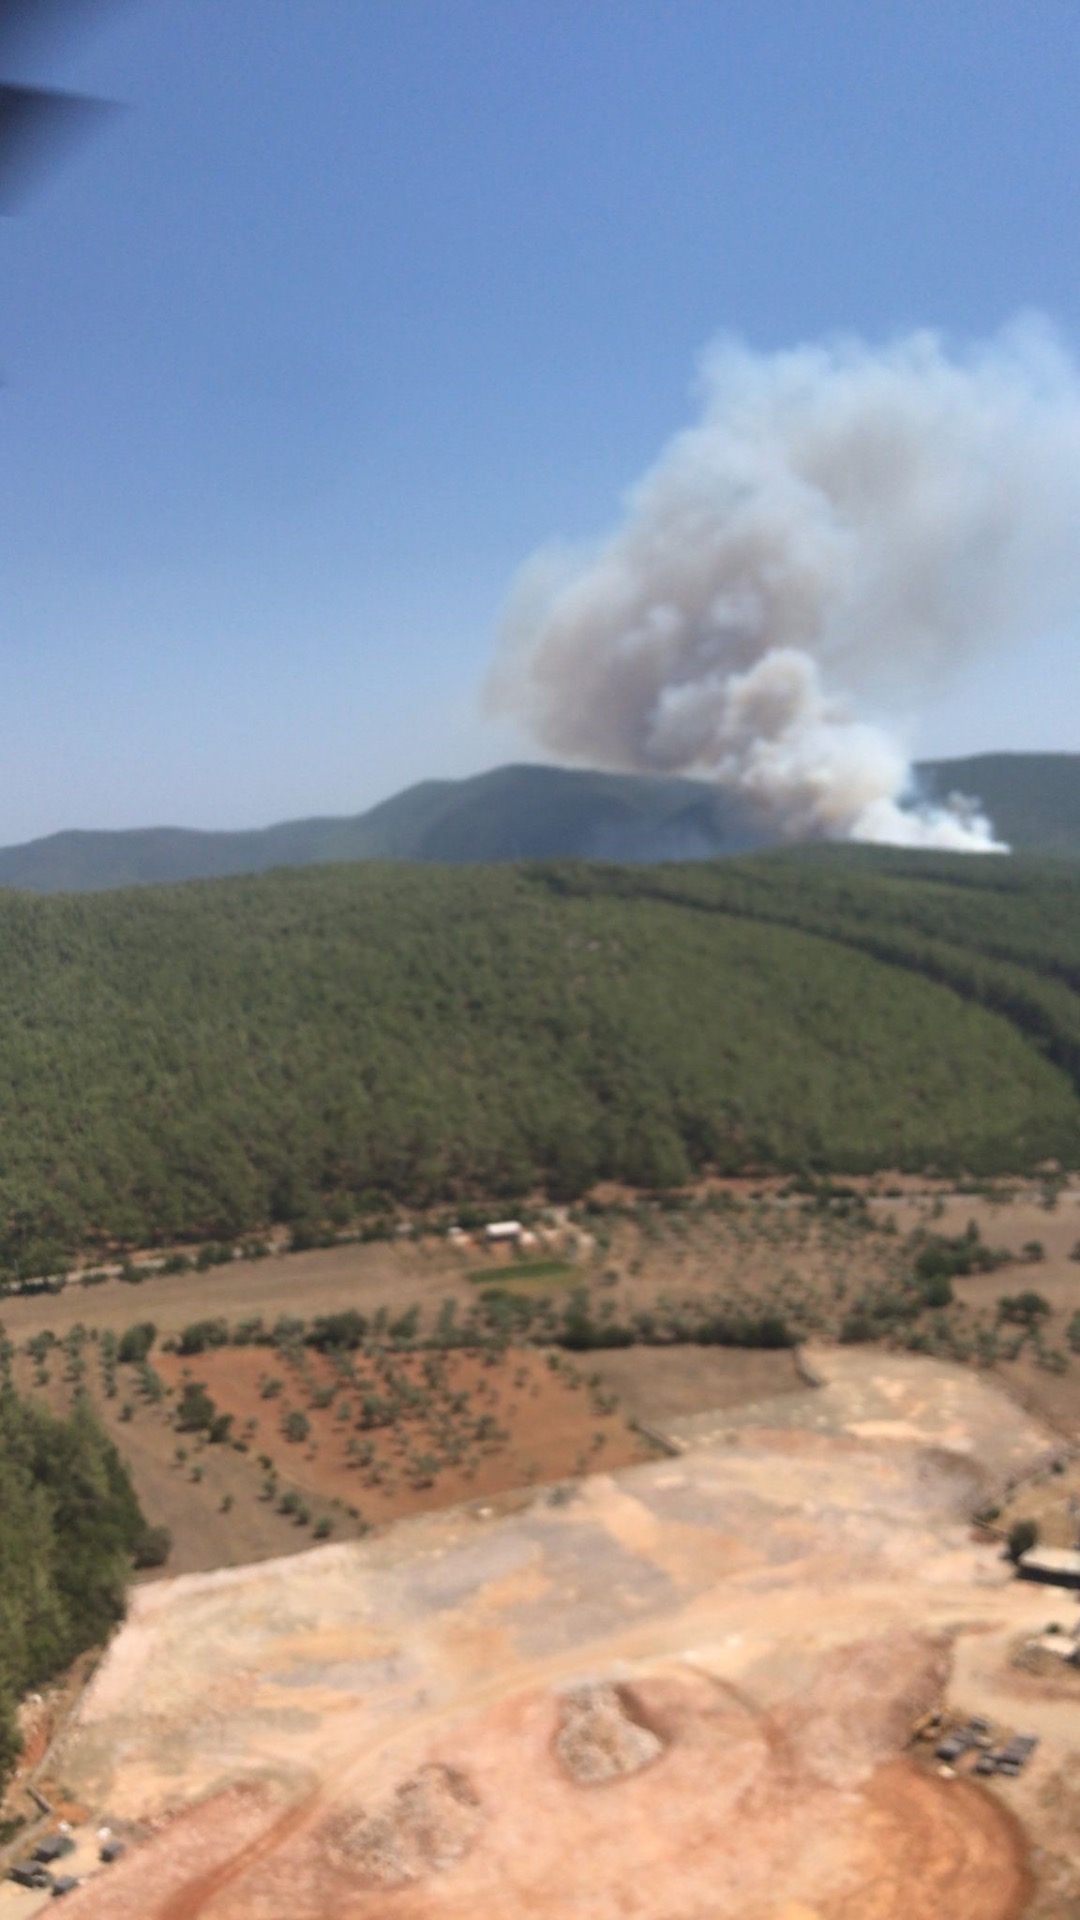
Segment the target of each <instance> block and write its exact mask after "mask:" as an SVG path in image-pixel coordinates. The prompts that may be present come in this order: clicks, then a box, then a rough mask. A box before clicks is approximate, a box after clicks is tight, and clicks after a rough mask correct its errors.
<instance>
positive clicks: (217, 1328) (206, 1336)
mask: <svg viewBox="0 0 1080 1920" xmlns="http://www.w3.org/2000/svg"><path fill="white" fill-rule="evenodd" d="M228 1342H229V1329H228V1326H227V1324H226V1322H225V1321H224V1320H193V1321H192V1322H191V1325H190V1326H188V1327H185V1328H184V1330H183V1332H182V1333H181V1335H180V1339H179V1342H178V1345H177V1352H178V1353H188V1354H190V1353H205V1352H206V1350H207V1348H208V1347H224V1346H227V1345H228Z"/></svg>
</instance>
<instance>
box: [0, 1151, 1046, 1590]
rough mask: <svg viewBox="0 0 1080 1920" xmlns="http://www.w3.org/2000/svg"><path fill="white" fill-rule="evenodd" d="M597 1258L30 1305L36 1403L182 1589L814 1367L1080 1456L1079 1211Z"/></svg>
mask: <svg viewBox="0 0 1080 1920" xmlns="http://www.w3.org/2000/svg"><path fill="white" fill-rule="evenodd" d="M973 1184H974V1183H973ZM571 1231H576V1232H577V1233H578V1234H579V1236H580V1241H579V1250H578V1253H577V1256H576V1260H575V1263H574V1266H573V1276H574V1281H575V1284H571V1285H567V1284H566V1283H565V1282H564V1280H563V1279H562V1277H561V1275H556V1276H553V1277H549V1278H541V1279H539V1280H537V1279H535V1278H533V1277H532V1271H531V1263H530V1262H529V1261H528V1260H522V1261H520V1262H518V1263H507V1262H506V1257H505V1253H504V1252H500V1253H495V1254H492V1255H491V1256H489V1258H488V1260H487V1261H486V1262H484V1261H482V1260H481V1265H480V1267H479V1268H478V1266H477V1261H478V1258H479V1257H480V1256H479V1253H478V1249H477V1248H476V1247H475V1246H473V1247H466V1248H463V1249H460V1250H455V1249H454V1248H453V1247H452V1246H451V1244H449V1243H448V1242H447V1241H446V1240H445V1239H444V1238H441V1237H439V1236H438V1235H436V1234H431V1235H428V1236H425V1237H423V1238H422V1239H420V1240H417V1241H410V1242H407V1243H399V1244H396V1245H382V1244H376V1245H364V1246H360V1245H355V1244H352V1245H340V1246H337V1247H334V1248H329V1249H325V1250H322V1251H313V1252H309V1253H304V1254H295V1255H283V1256H281V1257H277V1258H273V1259H262V1260H259V1261H246V1260H242V1259H240V1260H235V1261H233V1262H230V1263H228V1264H227V1265H224V1266H220V1267H217V1266H216V1267H214V1268H212V1269H209V1270H207V1271H206V1272H204V1273H201V1274H200V1273H196V1272H194V1271H191V1272H188V1273H184V1274H172V1275H161V1274H157V1275H151V1276H150V1277H147V1278H145V1279H144V1280H143V1282H142V1284H140V1285H137V1286H133V1285H131V1284H128V1283H127V1282H125V1281H123V1280H120V1279H116V1280H112V1281H109V1282H106V1283H105V1284H104V1285H102V1286H101V1287H89V1288H83V1287H81V1286H78V1285H74V1286H72V1285H69V1286H68V1287H67V1288H66V1289H65V1290H64V1292H63V1293H62V1294H61V1295H54V1294H41V1295H36V1296H35V1295H23V1296H21V1297H18V1298H13V1299H11V1300H9V1301H8V1302H6V1303H5V1307H4V1320H5V1325H6V1327H7V1333H8V1338H9V1343H10V1344H9V1349H8V1351H9V1357H10V1363H11V1367H12V1377H13V1380H14V1382H15V1384H16V1386H17V1388H18V1389H19V1391H20V1392H21V1393H24V1394H27V1395H31V1396H37V1397H40V1398H41V1399H42V1400H43V1401H44V1402H45V1404H46V1405H47V1406H48V1407H49V1409H50V1410H51V1411H52V1412H53V1413H54V1414H55V1415H57V1416H61V1415H66V1414H67V1413H69V1412H70V1410H71V1408H72V1407H73V1405H74V1404H75V1401H76V1399H77V1397H78V1396H79V1395H80V1394H81V1393H86V1394H87V1395H88V1396H89V1399H90V1401H91V1403H92V1405H93V1407H94V1409H95V1412H96V1414H97V1417H98V1418H99V1419H100V1420H101V1421H102V1422H103V1424H104V1426H105V1428H106V1430H107V1432H108V1433H109V1436H110V1438H111V1439H112V1440H113V1442H114V1443H115V1444H116V1446H117V1447H118V1449H119V1450H120V1453H121V1455H122V1457H123V1459H124V1460H125V1462H126V1464H127V1466H128V1468H129V1470H130V1472H131V1474H132V1476H133V1479H134V1483H135V1486H136V1489H137V1491H138V1494H139V1497H140V1500H141V1503H142V1507H143V1510H144V1512H145V1513H146V1516H147V1519H148V1521H149V1522H150V1523H151V1525H152V1526H157V1525H164V1526H166V1527H168V1528H169V1529H170V1530H171V1531H172V1533H173V1535H174V1540H175V1548H174V1551H173V1552H172V1553H171V1554H170V1555H168V1556H167V1558H166V1566H167V1569H168V1570H169V1571H188V1570H191V1569H193V1568H196V1567H205V1566H213V1565H219V1564H235V1563H237V1562H240V1561H243V1560H247V1559H257V1558H262V1557H274V1556H276V1555H279V1554H281V1553H285V1552H289V1551H292V1550H295V1549H296V1548H298V1547H300V1546H302V1545H304V1544H305V1542H306V1541H307V1540H308V1539H310V1538H311V1537H312V1533H313V1532H314V1531H315V1529H317V1528H322V1529H323V1534H320V1537H324V1535H325V1532H326V1531H327V1530H328V1529H332V1530H333V1533H334V1536H335V1537H340V1536H345V1537H347V1536H350V1535H353V1534H355V1533H356V1532H357V1531H359V1530H362V1528H363V1527H364V1526H368V1525H375V1524H381V1523H383V1522H384V1521H387V1520H392V1519H395V1518H398V1517H400V1516H401V1515H404V1514H409V1513H412V1512H416V1511H420V1510H422V1509H424V1508H427V1507H432V1506H444V1505H447V1504H454V1503H455V1502H457V1501H460V1500H469V1499H472V1500H476V1499H480V1498H488V1497H492V1496H494V1495H496V1494H499V1493H503V1492H508V1491H509V1490H510V1489H512V1488H515V1487H526V1486H529V1485H531V1484H536V1483H543V1482H547V1481H550V1480H553V1479H555V1480H557V1479H561V1478H563V1477H567V1476H570V1477H573V1476H576V1475H577V1474H580V1473H582V1472H584V1471H587V1470H593V1469H595V1468H597V1467H603V1468H608V1467H614V1466H618V1465H620V1464H624V1463H625V1462H626V1461H627V1460H630V1459H635V1458H638V1457H641V1451H642V1439H641V1435H642V1434H643V1433H644V1434H645V1436H646V1438H647V1437H648V1435H649V1434H654V1433H655V1432H656V1430H657V1429H659V1430H660V1431H663V1429H664V1426H665V1423H666V1421H667V1420H668V1419H670V1418H673V1417H678V1416H681V1415H684V1414H693V1413H695V1412H704V1411H712V1410H713V1409H715V1408H717V1407H719V1406H722V1405H726V1404H738V1403H740V1402H744V1401H746V1400H747V1399H759V1398H762V1397H769V1396H771V1395H772V1394H775V1393H779V1392H784V1391H786V1390H788V1389H790V1388H793V1387H795V1386H797V1385H799V1384H800V1382H799V1375H798V1372H797V1368H796V1364H795V1357H794V1355H793V1349H794V1347H795V1345H796V1343H802V1342H805V1341H813V1340H825V1341H836V1340H839V1341H841V1342H843V1343H848V1344H863V1343H874V1344H877V1345H880V1346H887V1347H891V1348H894V1349H900V1350H904V1351H908V1352H914V1353H923V1354H929V1355H932V1356H935V1357H939V1358H942V1359H947V1360H952V1361H961V1362H966V1363H968V1364H970V1365H972V1366H976V1367H979V1368H984V1369H988V1370H992V1371H994V1372H995V1374H996V1375H997V1377H998V1378H999V1379H1000V1380H1001V1381H1002V1383H1003V1384H1005V1385H1006V1386H1007V1387H1008V1388H1010V1389H1011V1390H1012V1391H1014V1392H1015V1393H1017V1394H1018V1395H1019V1397H1020V1398H1021V1399H1023V1400H1025V1401H1026V1403H1027V1404H1029V1405H1032V1406H1034V1407H1035V1408H1037V1410H1038V1412H1039V1413H1040V1416H1041V1417H1044V1418H1047V1419H1049V1421H1050V1422H1051V1424H1052V1425H1055V1426H1057V1427H1058V1428H1059V1430H1061V1431H1062V1432H1063V1433H1067V1434H1069V1435H1070V1436H1071V1437H1075V1436H1076V1435H1078V1434H1080V1264H1078V1262H1077V1259H1076V1254H1077V1250H1078V1247H1080V1190H1078V1189H1077V1188H1076V1187H1075V1185H1072V1184H1069V1185H1064V1186H1063V1184H1062V1183H1061V1181H1060V1180H1056V1179H1053V1178H1050V1177H1049V1176H1048V1177H1047V1178H1046V1179H1045V1180H1044V1181H1043V1182H1042V1183H1028V1184H1027V1185H1024V1186H1018V1187H1016V1188H1015V1189H1014V1188H1013V1187H1012V1186H1010V1185H1007V1184H1006V1183H997V1184H995V1185H992V1186H986V1187H985V1188H984V1190H983V1191H968V1192H958V1191H953V1192H948V1191H944V1190H941V1191H926V1190H922V1189H921V1188H920V1186H919V1185H917V1184H915V1183H908V1184H906V1185H905V1184H903V1183H901V1184H899V1185H897V1186H894V1185H893V1183H892V1182H883V1181H877V1182H875V1183H873V1184H869V1183H865V1182H863V1183H859V1185H858V1186H856V1187H847V1186H845V1185H843V1184H840V1183H835V1182H834V1183H828V1182H818V1183H813V1182H805V1181H790V1182H785V1183H772V1184H771V1185H766V1186H763V1187H760V1188H759V1187H754V1188H748V1187H745V1186H744V1187H741V1188H733V1187H730V1186H725V1187H721V1188H716V1189H713V1190H707V1191H704V1192H702V1193H700V1194H699V1195H697V1196H696V1197H693V1198H689V1197H688V1198H678V1197H675V1196H668V1197H665V1198H663V1199H654V1200H651V1201H647V1200H640V1201H630V1200H628V1199H624V1200H622V1201H618V1202H616V1201H605V1202H600V1201H598V1200H593V1201H591V1202H589V1203H588V1204H587V1205H586V1206H585V1207H583V1208H582V1209H580V1210H575V1214H574V1220H573V1221H572V1222H571ZM515 1266H516V1272H517V1275H518V1276H519V1277H518V1278H516V1279H515V1278H512V1277H508V1275H512V1274H513V1273H514V1271H515ZM477 1272H479V1273H480V1274H481V1278H480V1280H479V1281H478V1280H477V1279H475V1278H474V1277H473V1275H474V1274H476V1273H477ZM260 1297H261V1301H262V1305H261V1306H260V1305H259V1301H260ZM644 1451H645V1452H648V1446H647V1445H646V1446H645V1448H644Z"/></svg>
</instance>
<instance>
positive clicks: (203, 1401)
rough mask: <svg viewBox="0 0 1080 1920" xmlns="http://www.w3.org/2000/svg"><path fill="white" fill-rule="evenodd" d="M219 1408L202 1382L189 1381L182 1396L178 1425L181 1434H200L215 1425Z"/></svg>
mask: <svg viewBox="0 0 1080 1920" xmlns="http://www.w3.org/2000/svg"><path fill="white" fill-rule="evenodd" d="M216 1418H217V1408H216V1406H215V1405H214V1402H213V1401H212V1400H211V1398H210V1395H209V1394H208V1393H207V1391H206V1388H205V1386H204V1385H203V1384H202V1382H201V1381H198V1380H189V1381H188V1383H187V1385H186V1387H185V1388H184V1391H183V1393H182V1394H181V1395H180V1404H179V1406H178V1407H177V1409H176V1425H177V1430H178V1432H180V1433H198V1432H200V1431H202V1430H203V1429H204V1428H209V1427H211V1426H212V1425H213V1423H214V1421H215V1419H216Z"/></svg>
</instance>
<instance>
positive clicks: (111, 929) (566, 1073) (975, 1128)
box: [0, 850, 1080, 1280]
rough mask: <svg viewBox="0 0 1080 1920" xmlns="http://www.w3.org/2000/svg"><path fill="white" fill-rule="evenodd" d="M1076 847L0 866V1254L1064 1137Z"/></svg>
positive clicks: (970, 1151) (1079, 951)
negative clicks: (605, 863) (44, 894)
mask: <svg viewBox="0 0 1080 1920" xmlns="http://www.w3.org/2000/svg"><path fill="white" fill-rule="evenodd" d="M1078 936H1080V878H1074V877H1073V875H1072V873H1071V871H1070V870H1069V869H1067V868H1065V867H1064V866H1063V867H1061V868H1057V869H1055V868H1053V867H1051V866H1042V867H1040V866H1038V865H1033V864H1030V863H1024V862H1019V861H1015V860H1003V859H993V858H987V859H974V858H968V857H964V858H950V857H947V856H918V857H916V856H912V855H907V854H899V855H893V856H891V857H890V856H887V855H885V854H874V855H872V856H869V855H865V854H864V855H861V856H860V855H858V854H850V853H845V852H842V851H835V850H834V851H833V852H832V853H830V854H818V855H817V856H813V857H811V856H805V855H803V856H800V855H795V854H791V855H784V856H759V857H757V858H754V859H745V860H738V861H728V862H725V863H701V864H699V865H696V866H690V867H686V866H684V867H667V868H651V869H649V868H626V867H622V868H618V867H596V866H586V865H575V864H572V863H566V864H564V865H536V866H521V867H489V868H483V869H479V868H478V869H470V868H459V869H450V870H447V869H432V868H423V869H420V868H397V867H393V866H389V865H370V866H351V867H342V868H321V869H317V870H307V871H298V872H280V873H275V874H270V875H265V876H257V877H251V878H244V879H239V880H226V881H219V882H203V883H193V884H190V885H183V886H175V887H165V888H156V889H151V888H147V889H141V890H133V891H129V892H124V893H117V894H103V895H97V896H81V897H65V896H57V897H52V898H45V899H41V898H31V897H26V896H21V895H16V894H8V895H3V896H0V1275H6V1277H7V1278H8V1280H11V1279H12V1278H17V1277H19V1276H25V1275H28V1274H33V1273H41V1272H49V1271H54V1270H56V1269H57V1268H59V1267H60V1266H62V1265H64V1264H65V1263H67V1262H69V1261H70V1260H71V1258H72V1257H73V1256H74V1255H75V1254H76V1252H77V1251H79V1250H80V1249H83V1250H89V1251H90V1252H93V1250H94V1249H95V1248H98V1249H100V1248H103V1247H109V1246H111V1247H114V1248H115V1247H118V1246H137V1245H154V1244H158V1245H160V1244H163V1243H168V1242H176V1241H183V1240H185V1239H187V1240H196V1239H205V1238H213V1237H219V1238H230V1239H231V1238H235V1237H236V1236H238V1235H241V1234H244V1233H246V1232H251V1231H259V1230H265V1228H266V1227H267V1226H268V1225H269V1224H271V1223H273V1222H284V1223H287V1224H289V1225H290V1226H292V1227H293V1228H295V1229H297V1230H298V1231H299V1233H300V1234H301V1235H303V1234H305V1233H306V1234H308V1235H312V1234H317V1233H318V1232H319V1231H321V1230H323V1229H324V1228H325V1226H326V1224H327V1223H328V1222H329V1223H331V1224H334V1225H336V1226H338V1227H341V1226H343V1225H345V1224H347V1223H348V1222H349V1221H351V1220H355V1219H356V1218H357V1217H368V1218H372V1219H373V1218H377V1217H378V1216H379V1215H381V1214H385V1213H387V1212H388V1211H392V1210H393V1208H394V1207H395V1206H396V1205H398V1204H400V1203H406V1204H408V1205H411V1206H415V1205H421V1206H423V1205H429V1204H434V1203H439V1202H442V1203H447V1204H454V1203H457V1202H459V1201H461V1200H462V1199H463V1198H464V1197H467V1196H478V1195H479V1196H484V1197H487V1198H498V1199H505V1200H513V1199H515V1198H516V1197H517V1196H520V1195H522V1194H525V1193H528V1192H530V1191H531V1192H536V1191H538V1190H543V1191H546V1192H547V1193H548V1194H549V1195H552V1196H562V1197H572V1196H575V1195H578V1194H581V1193H583V1192H584V1191H586V1190H587V1189H588V1188H589V1187H590V1186H591V1185H592V1184H593V1183H594V1182H596V1181H602V1180H617V1181H623V1182H627V1183H630V1184H632V1185H634V1186H637V1187H645V1188H664V1187H673V1186H678V1185H680V1184H681V1183H683V1182H685V1181H687V1180H688V1179H690V1178H691V1177H692V1176H693V1175H695V1174H697V1173H700V1172H701V1171H702V1170H705V1169H709V1168H712V1169H718V1170H720V1171H726V1172H735V1171H738V1170H740V1169H746V1168H758V1169H761V1168H789V1169H792V1168H794V1169H798V1168H804V1169H805V1168H810V1169H814V1170H816V1171H818V1172H823V1171H830V1170H832V1171H838V1170H840V1171H846V1172H857V1171H860V1170H867V1169H871V1168H875V1167H897V1168H908V1169H926V1168H936V1169H938V1170H939V1171H942V1172H954V1173H955V1172H968V1173H975V1174H986V1173H993V1172H998V1171H1001V1170H1007V1169H1008V1170H1013V1169H1015V1170H1022V1169H1026V1168H1030V1167H1032V1166H1035V1165H1037V1164H1039V1163H1041V1162H1044V1161H1046V1160H1048V1159H1055V1160H1058V1161H1060V1162H1062V1163H1063V1164H1067V1165H1072V1164H1075V1163H1076V1162H1077V1160H1078V1159H1080V1097H1078V1087H1080V937H1078Z"/></svg>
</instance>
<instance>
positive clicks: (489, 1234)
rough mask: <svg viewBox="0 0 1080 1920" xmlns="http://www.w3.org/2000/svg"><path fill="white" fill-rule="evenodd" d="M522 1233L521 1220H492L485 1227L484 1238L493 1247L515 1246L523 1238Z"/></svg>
mask: <svg viewBox="0 0 1080 1920" xmlns="http://www.w3.org/2000/svg"><path fill="white" fill-rule="evenodd" d="M521 1234H522V1226H521V1221H520V1220H492V1221H491V1223H490V1225H489V1226H486V1227H485V1228H484V1238H485V1240H486V1241H487V1243H488V1245H489V1246H492V1247H503V1246H513V1245H514V1244H515V1242H516V1241H518V1240H520V1239H521Z"/></svg>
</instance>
